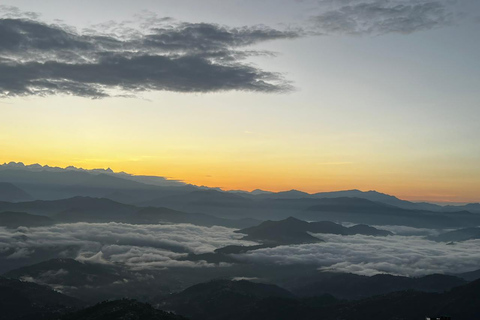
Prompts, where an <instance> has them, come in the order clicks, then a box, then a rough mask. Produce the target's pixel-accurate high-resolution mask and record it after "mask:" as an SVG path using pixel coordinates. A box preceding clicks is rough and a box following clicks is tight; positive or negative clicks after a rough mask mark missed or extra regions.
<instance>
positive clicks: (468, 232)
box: [430, 227, 480, 242]
mask: <svg viewBox="0 0 480 320" xmlns="http://www.w3.org/2000/svg"><path fill="white" fill-rule="evenodd" d="M430 239H433V240H436V241H444V242H450V241H454V242H459V241H466V240H474V239H480V227H473V228H464V229H458V230H453V231H449V232H445V233H442V234H440V235H438V236H436V237H430Z"/></svg>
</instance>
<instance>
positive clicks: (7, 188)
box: [0, 182, 33, 202]
mask: <svg viewBox="0 0 480 320" xmlns="http://www.w3.org/2000/svg"><path fill="white" fill-rule="evenodd" d="M29 200H33V197H32V196H31V195H30V194H28V193H26V192H25V191H24V190H22V189H20V188H18V187H17V186H15V185H14V184H12V183H9V182H0V201H7V202H20V201H29Z"/></svg>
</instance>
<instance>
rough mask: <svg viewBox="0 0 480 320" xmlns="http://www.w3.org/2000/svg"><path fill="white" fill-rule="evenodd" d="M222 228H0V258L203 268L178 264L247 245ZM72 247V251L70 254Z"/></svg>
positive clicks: (90, 225) (102, 225)
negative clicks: (49, 255)
mask: <svg viewBox="0 0 480 320" xmlns="http://www.w3.org/2000/svg"><path fill="white" fill-rule="evenodd" d="M233 231H234V229H229V228H225V227H219V226H214V227H210V228H208V227H200V226H194V225H190V224H176V225H131V224H123V223H73V224H58V225H54V226H48V227H39V228H24V227H21V228H18V229H16V230H11V229H5V228H0V255H1V256H2V257H3V258H5V259H9V260H14V259H28V258H29V257H30V256H32V255H34V254H35V253H38V252H56V253H57V254H58V255H60V256H62V255H68V254H71V252H74V253H75V254H76V256H75V258H77V259H78V260H90V261H92V262H97V263H120V264H124V265H126V266H129V267H131V268H133V269H148V268H157V267H160V268H161V267H176V266H183V267H188V266H192V267H193V266H207V264H206V263H204V262H191V261H178V260H177V259H178V258H181V257H184V256H186V254H188V253H197V254H198V253H205V252H211V251H213V250H215V249H217V248H220V247H223V246H226V245H251V244H254V243H253V242H250V241H243V240H239V238H241V237H242V235H241V234H237V233H234V232H233ZM72 248H75V250H72Z"/></svg>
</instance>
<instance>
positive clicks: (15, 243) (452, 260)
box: [0, 223, 480, 276]
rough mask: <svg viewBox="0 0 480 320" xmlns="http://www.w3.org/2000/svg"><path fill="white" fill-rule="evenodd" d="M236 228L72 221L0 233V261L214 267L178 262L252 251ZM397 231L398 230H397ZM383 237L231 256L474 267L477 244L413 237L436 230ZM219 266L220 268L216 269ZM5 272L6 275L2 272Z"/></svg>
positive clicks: (412, 268)
mask: <svg viewBox="0 0 480 320" xmlns="http://www.w3.org/2000/svg"><path fill="white" fill-rule="evenodd" d="M234 231H235V229H231V228H225V227H219V226H214V227H201V226H194V225H191V224H175V225H132V224H124V223H73V224H58V225H53V226H47V227H36V228H25V227H20V228H17V229H6V228H0V261H1V262H2V264H5V266H8V269H13V268H14V267H18V266H23V265H28V264H31V263H34V262H39V261H41V260H42V259H43V260H45V259H47V258H52V257H65V258H67V257H68V258H75V259H77V260H78V261H90V262H95V263H103V264H118V265H124V266H126V267H128V268H130V269H133V270H147V269H157V268H175V267H216V266H217V265H214V264H209V263H207V262H205V261H187V260H184V259H183V258H185V257H186V256H187V255H188V254H189V253H196V254H200V253H207V252H212V251H213V250H215V249H217V248H220V247H224V246H227V245H253V244H255V243H254V242H251V241H244V240H241V238H242V236H243V235H241V234H238V233H235V232H234ZM397 231H399V230H397ZM403 231H404V232H405V233H407V234H414V235H408V236H407V235H394V236H388V237H372V236H363V235H354V236H340V235H331V234H321V235H316V236H318V237H320V238H322V239H323V240H325V242H322V243H315V244H303V245H290V246H279V247H275V248H265V249H260V250H255V251H251V252H247V253H245V254H238V255H235V257H236V258H237V259H239V260H241V261H242V262H247V263H253V264H272V265H281V264H283V265H294V264H303V265H305V264H309V265H315V266H317V267H318V268H319V270H333V271H337V272H351V273H356V274H361V275H373V274H377V273H391V274H396V275H407V276H421V275H426V274H432V273H461V272H468V271H472V270H477V269H478V268H479V266H480V251H478V249H477V248H478V247H479V245H480V240H470V241H465V242H459V243H455V244H446V243H442V242H435V241H431V240H428V239H427V238H426V237H424V236H420V235H417V234H419V233H423V234H435V233H436V232H435V231H432V232H426V231H425V230H417V231H416V230H411V228H410V229H408V230H403ZM223 266H224V265H223ZM4 271H6V270H4Z"/></svg>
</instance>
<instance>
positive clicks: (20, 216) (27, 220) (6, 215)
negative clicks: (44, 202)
mask: <svg viewBox="0 0 480 320" xmlns="http://www.w3.org/2000/svg"><path fill="white" fill-rule="evenodd" d="M54 223H55V221H54V220H52V219H50V218H48V217H44V216H38V215H33V214H28V213H25V212H11V211H6V212H0V226H3V227H7V228H18V227H20V226H23V227H40V226H48V225H51V224H54Z"/></svg>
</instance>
